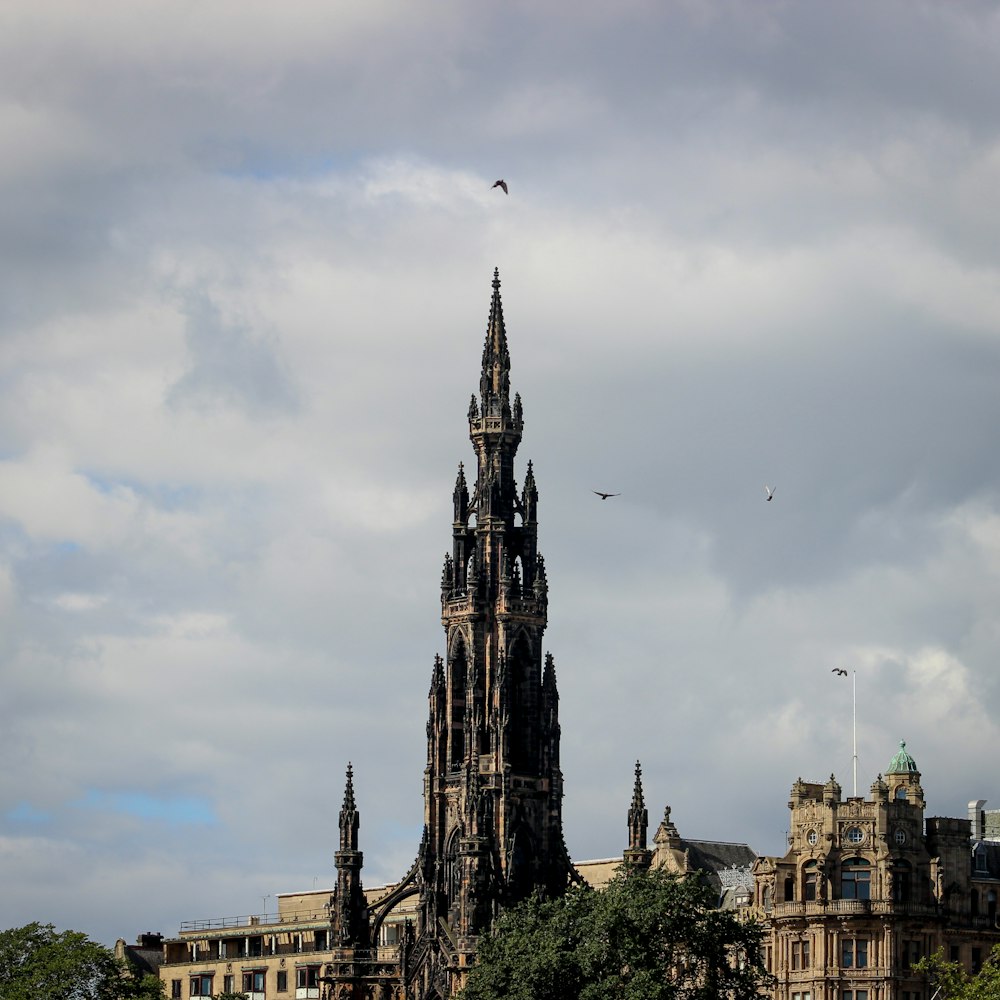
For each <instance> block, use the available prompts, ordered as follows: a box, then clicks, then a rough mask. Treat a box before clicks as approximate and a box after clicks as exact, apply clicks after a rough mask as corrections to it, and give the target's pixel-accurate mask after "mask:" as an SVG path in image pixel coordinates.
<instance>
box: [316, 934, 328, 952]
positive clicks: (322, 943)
mask: <svg viewBox="0 0 1000 1000" xmlns="http://www.w3.org/2000/svg"><path fill="white" fill-rule="evenodd" d="M327 947H328V946H327V943H326V931H316V950H317V951H326V949H327Z"/></svg>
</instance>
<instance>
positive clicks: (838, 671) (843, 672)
mask: <svg viewBox="0 0 1000 1000" xmlns="http://www.w3.org/2000/svg"><path fill="white" fill-rule="evenodd" d="M830 673H831V674H839V675H840V676H841V677H846V676H847V671H846V670H841V669H840V667H834V668H833V670H831V671H830Z"/></svg>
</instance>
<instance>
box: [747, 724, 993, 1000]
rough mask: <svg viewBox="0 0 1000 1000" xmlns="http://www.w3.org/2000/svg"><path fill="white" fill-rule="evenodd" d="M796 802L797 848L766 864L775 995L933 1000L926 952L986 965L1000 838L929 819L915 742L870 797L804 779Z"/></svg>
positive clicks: (761, 876)
mask: <svg viewBox="0 0 1000 1000" xmlns="http://www.w3.org/2000/svg"><path fill="white" fill-rule="evenodd" d="M983 804H985V803H981V802H980V803H972V804H971V806H970V808H976V807H981V806H982V805H983ZM788 807H789V810H790V811H791V817H790V828H789V831H790V832H789V836H788V843H789V850H788V853H787V854H785V856H784V857H782V858H777V857H763V858H760V859H758V861H757V862H756V864H755V866H754V881H755V891H754V902H753V909H752V912H753V915H755V916H756V917H758V918H759V919H760V920H761V921H762V922H763V923H764V925H765V928H766V931H767V933H766V936H765V945H764V947H765V960H766V964H767V966H768V969H769V970H770V971H771V972H772V973H773V974H774V976H775V989H774V998H775V1000H930V992H932V991H931V990H929V988H928V983H927V981H926V977H924V976H922V975H920V974H918V973H916V972H915V971H914V968H913V967H914V965H915V964H916V963H917V962H918V961H919V960H920V959H921V958H922V957H924V956H928V955H932V954H934V953H935V952H937V951H938V950H940V951H941V952H942V953H943V954H944V957H945V958H946V959H949V960H951V961H956V962H961V963H962V964H964V965H965V967H966V968H967V969H969V970H970V971H977V970H978V968H979V966H981V964H982V962H983V961H984V960H985V959H986V957H987V956H988V955H989V952H990V949H991V948H992V946H993V945H994V944H996V943H998V942H1000V931H998V930H997V892H998V890H1000V850H998V849H1000V844H991V843H988V842H986V841H985V840H983V839H979V840H976V839H974V838H973V833H974V832H979V833H980V834H981V833H982V830H981V829H980V830H978V831H975V830H974V829H973V824H972V823H971V822H970V820H969V819H947V818H939V817H925V815H924V814H925V809H926V803H925V801H924V791H923V788H922V787H921V784H920V772H919V771H918V770H917V765H916V762H915V761H914V759H913V757H911V756H910V754H909V753H908V752H907V751H906V745H905V743H901V744H900V747H899V751H898V753H896V755H895V756H894V757H893V758H892V760H891V761H890V763H889V767H888V768H887V770H886V772H885V775H884V776H883V775H879V776H878V777H877V778H876V779H875V781H874V783H873V784H872V786H871V797H870V798H867V799H866V798H863V797H860V796H859V797H853V796H852V797H848V798H846V799H845V798H844V796H843V794H842V790H841V787H840V785H839V784H838V783H837V781H836V780H835V779H834V777H833V776H832V775H831V776H830V780H829V781H827V782H826V783H825V784H816V783H809V782H805V781H802V779H801V778H800V779H798V780H797V781H796V782H795V784H794V785H793V786H792V791H791V800H790V801H789V803H788ZM983 824H984V825H985V818H984V820H983Z"/></svg>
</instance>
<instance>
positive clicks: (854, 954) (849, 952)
mask: <svg viewBox="0 0 1000 1000" xmlns="http://www.w3.org/2000/svg"><path fill="white" fill-rule="evenodd" d="M840 946H841V952H840V967H841V968H842V969H866V968H868V941H867V939H866V938H844V939H843V940H841V942H840Z"/></svg>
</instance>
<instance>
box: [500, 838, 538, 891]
mask: <svg viewBox="0 0 1000 1000" xmlns="http://www.w3.org/2000/svg"><path fill="white" fill-rule="evenodd" d="M536 857H537V852H536V850H535V844H534V841H533V839H532V836H531V833H530V831H529V830H528V828H527V827H526V826H525V825H524V824H523V823H519V824H518V825H517V827H515V829H514V833H513V835H512V836H511V838H510V848H509V849H508V851H507V891H508V893H509V895H510V897H511V899H512V900H513V901H517V900H520V899H524V898H525V897H527V896H529V895H530V894H531V891H532V889H533V888H534V885H535V859H536Z"/></svg>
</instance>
